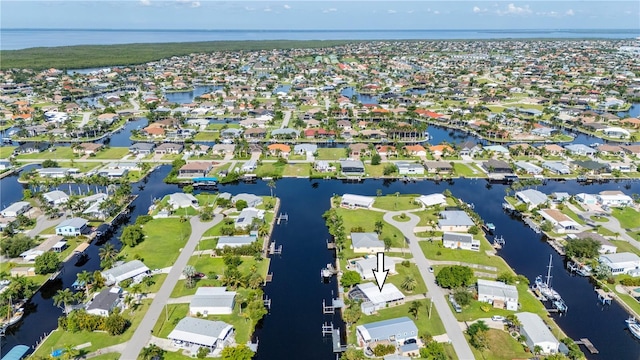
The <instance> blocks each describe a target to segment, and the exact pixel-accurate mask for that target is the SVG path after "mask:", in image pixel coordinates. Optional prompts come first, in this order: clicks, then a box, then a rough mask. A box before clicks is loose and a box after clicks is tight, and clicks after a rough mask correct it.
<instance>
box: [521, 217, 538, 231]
mask: <svg viewBox="0 0 640 360" xmlns="http://www.w3.org/2000/svg"><path fill="white" fill-rule="evenodd" d="M523 221H524V223H525V224H527V226H529V227H530V228H531V230H533V231H535V233H536V234H540V233H541V232H542V230H540V227H539V226H538V225H536V223H534V222H533V220H531V218H528V217H525V218H524V220H523Z"/></svg>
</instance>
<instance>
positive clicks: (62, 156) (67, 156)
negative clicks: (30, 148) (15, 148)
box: [17, 146, 77, 160]
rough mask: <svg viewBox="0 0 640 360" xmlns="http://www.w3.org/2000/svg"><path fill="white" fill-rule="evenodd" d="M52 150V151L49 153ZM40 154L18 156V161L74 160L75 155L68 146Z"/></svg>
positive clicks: (54, 148) (56, 147) (57, 147)
mask: <svg viewBox="0 0 640 360" xmlns="http://www.w3.org/2000/svg"><path fill="white" fill-rule="evenodd" d="M51 149H53V151H49V150H51ZM49 150H45V151H43V152H40V153H33V154H21V155H18V156H17V158H18V160H30V159H52V160H71V159H74V158H76V157H77V156H76V154H74V153H73V150H72V149H71V147H70V146H55V147H53V148H50V149H49Z"/></svg>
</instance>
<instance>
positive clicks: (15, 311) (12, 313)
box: [0, 298, 24, 334]
mask: <svg viewBox="0 0 640 360" xmlns="http://www.w3.org/2000/svg"><path fill="white" fill-rule="evenodd" d="M23 315H24V309H23V308H22V303H19V304H13V303H12V302H11V298H9V311H8V314H7V317H5V318H3V319H2V323H1V324H0V333H2V334H4V332H5V330H6V329H8V328H9V327H10V326H11V325H14V324H15V323H17V322H18V321H20V319H22V316H23Z"/></svg>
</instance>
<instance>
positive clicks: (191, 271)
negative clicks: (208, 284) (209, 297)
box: [182, 265, 196, 288]
mask: <svg viewBox="0 0 640 360" xmlns="http://www.w3.org/2000/svg"><path fill="white" fill-rule="evenodd" d="M182 275H184V276H185V277H186V278H187V287H188V288H192V287H193V286H194V285H195V284H194V281H193V277H194V276H195V275H196V268H194V267H193V266H192V265H187V266H185V267H184V269H182Z"/></svg>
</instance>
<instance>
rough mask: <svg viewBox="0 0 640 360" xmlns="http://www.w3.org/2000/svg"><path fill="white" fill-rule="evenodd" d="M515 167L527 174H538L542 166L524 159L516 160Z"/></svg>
mask: <svg viewBox="0 0 640 360" xmlns="http://www.w3.org/2000/svg"><path fill="white" fill-rule="evenodd" d="M515 165H516V168H518V169H521V170H523V171H524V172H526V173H527V174H532V175H538V174H541V173H542V170H543V169H542V168H541V167H540V166H538V165H534V164H531V163H529V162H526V161H516V162H515Z"/></svg>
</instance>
